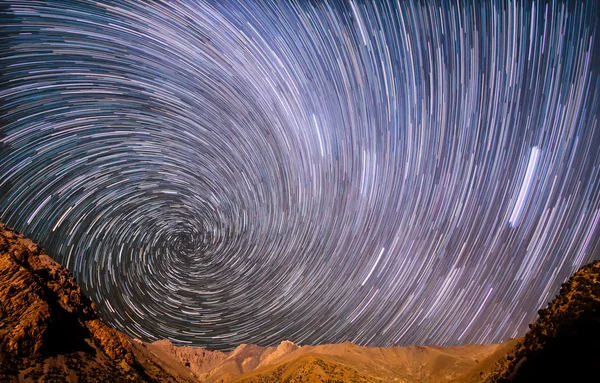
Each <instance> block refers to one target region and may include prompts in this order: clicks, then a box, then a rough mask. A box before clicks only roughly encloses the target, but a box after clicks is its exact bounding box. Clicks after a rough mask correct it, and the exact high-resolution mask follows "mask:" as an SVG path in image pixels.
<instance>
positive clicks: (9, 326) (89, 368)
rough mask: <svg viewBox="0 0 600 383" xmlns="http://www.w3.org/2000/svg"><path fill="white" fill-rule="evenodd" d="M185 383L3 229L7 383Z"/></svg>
mask: <svg viewBox="0 0 600 383" xmlns="http://www.w3.org/2000/svg"><path fill="white" fill-rule="evenodd" d="M39 379H43V380H44V381H57V382H66V381H72V382H74V381H79V382H94V381H97V382H105V381H111V382H121V381H139V382H145V381H149V382H150V381H173V382H174V381H178V380H179V381H185V379H184V378H180V377H178V378H175V377H173V376H171V375H169V374H167V373H165V372H164V370H163V369H162V368H161V367H160V366H159V365H158V364H157V363H155V362H154V361H151V360H149V359H148V358H145V357H144V353H143V351H140V350H136V349H135V347H134V345H133V344H132V342H131V341H130V340H129V338H128V337H127V336H125V335H124V334H122V333H120V332H119V331H117V330H114V329H112V328H110V327H108V326H107V325H106V324H105V323H104V322H102V320H101V319H100V317H99V316H98V313H97V311H96V308H95V305H94V303H92V302H91V301H90V300H89V299H88V298H87V297H86V296H84V295H83V294H82V293H81V289H80V287H79V286H78V285H77V283H76V282H75V280H74V279H73V276H72V275H71V273H70V272H69V271H68V270H67V269H65V268H63V267H61V266H60V265H59V264H57V263H56V262H54V261H53V260H52V259H51V258H50V257H49V256H48V255H46V254H45V253H44V252H43V250H42V249H41V248H40V247H39V246H38V245H36V244H35V243H33V242H32V241H31V240H29V239H27V238H25V237H24V236H23V235H21V234H19V233H17V232H16V231H14V230H12V229H9V228H8V227H6V226H5V225H4V224H0V381H38V380H39Z"/></svg>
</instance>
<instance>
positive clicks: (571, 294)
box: [489, 261, 600, 382]
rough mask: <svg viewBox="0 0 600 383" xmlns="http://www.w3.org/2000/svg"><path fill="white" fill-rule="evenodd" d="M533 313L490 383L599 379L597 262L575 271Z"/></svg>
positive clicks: (599, 288) (599, 272) (599, 281)
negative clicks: (536, 315) (525, 330)
mask: <svg viewBox="0 0 600 383" xmlns="http://www.w3.org/2000/svg"><path fill="white" fill-rule="evenodd" d="M538 313H539V318H538V320H537V321H536V322H535V323H533V324H532V325H530V326H529V327H530V330H529V332H528V333H527V334H526V335H525V337H524V338H523V340H522V341H521V342H519V344H517V346H516V347H515V349H514V350H513V351H512V352H510V353H509V354H508V355H507V357H506V358H504V359H503V361H502V363H499V364H498V365H497V366H496V371H495V373H494V374H493V375H492V376H491V377H490V379H489V382H538V381H539V382H567V381H570V382H584V381H598V380H600V261H596V262H593V263H591V264H589V265H586V266H583V267H582V268H581V269H579V271H577V273H575V275H573V276H572V277H571V278H570V279H569V280H568V281H567V282H566V283H563V285H562V288H561V290H560V293H559V294H558V295H557V296H556V297H555V298H554V300H553V301H552V302H550V303H549V304H548V307H547V308H545V309H542V310H540V311H539V312H538Z"/></svg>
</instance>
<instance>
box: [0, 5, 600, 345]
mask: <svg viewBox="0 0 600 383" xmlns="http://www.w3.org/2000/svg"><path fill="white" fill-rule="evenodd" d="M0 9H1V18H0V20H1V23H2V26H1V31H0V38H1V40H0V44H1V46H0V47H1V50H0V68H1V72H0V73H1V76H2V77H1V78H2V82H1V88H0V100H1V104H0V118H1V120H0V221H2V222H5V223H6V224H7V225H9V226H12V227H14V228H15V229H17V230H19V231H21V232H23V233H25V234H26V235H28V236H29V237H31V238H33V239H34V240H36V241H38V242H39V243H40V244H42V246H43V247H44V248H45V249H46V251H47V252H48V253H49V254H50V255H52V256H53V257H54V258H55V259H56V260H57V261H58V262H59V263H61V264H62V265H64V266H65V267H68V268H69V269H71V270H72V271H73V273H74V275H75V278H76V279H77V281H78V282H79V283H80V284H81V286H82V288H83V290H84V291H85V293H86V294H88V295H89V296H90V297H91V298H92V299H93V300H94V301H95V302H96V303H97V304H98V308H99V310H100V312H101V315H102V317H103V318H104V319H105V320H106V321H107V322H108V323H109V324H111V325H113V326H115V327H116V328H117V329H119V330H122V331H124V332H126V333H127V334H129V335H131V336H134V337H138V338H141V339H143V340H156V339H163V338H167V339H171V340H173V341H174V342H176V343H179V344H192V345H196V346H203V347H208V348H211V349H221V350H228V349H231V348H233V347H235V346H236V345H238V344H241V343H254V344H260V345H270V344H275V343H277V342H279V341H281V340H284V339H288V340H292V341H294V342H296V343H300V344H322V343H339V342H344V341H351V342H354V343H358V344H362V345H372V346H387V345H410V344H440V345H456V344H464V343H489V342H500V341H503V340H506V339H507V338H509V337H516V336H520V335H522V334H524V333H525V331H526V329H527V324H528V323H531V322H532V321H533V320H535V318H536V316H537V310H538V309H539V308H541V307H542V306H544V305H545V304H546V302H548V301H549V300H550V298H551V297H552V296H553V295H554V294H556V293H557V292H558V289H559V287H560V284H561V283H562V282H564V281H565V280H566V279H567V278H568V277H569V276H570V275H571V274H572V273H573V272H574V271H575V270H576V269H577V268H579V267H580V266H581V265H583V264H585V263H587V262H589V261H591V260H593V259H599V258H600V226H599V221H600V126H599V117H600V65H599V64H600V58H599V57H600V50H599V49H600V45H599V44H598V41H597V39H598V36H599V35H600V34H599V33H598V28H599V26H600V25H599V24H600V10H599V6H598V4H597V3H596V2H595V1H593V0H590V1H569V2H560V1H548V2H544V1H535V2H529V1H516V2H511V1H484V2H479V1H475V2H470V3H468V2H445V1H398V2H383V1H373V2H367V1H339V2H338V1H325V0H323V1H312V2H308V1H289V2H287V1H284V2H270V1H214V2H213V1H200V0H198V1H170V2H159V1H156V2H155V1H147V2H146V1H85V0H81V1H66V0H61V1H18V0H17V1H2V2H0Z"/></svg>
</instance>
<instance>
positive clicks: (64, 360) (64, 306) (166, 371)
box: [0, 224, 600, 383]
mask: <svg viewBox="0 0 600 383" xmlns="http://www.w3.org/2000/svg"><path fill="white" fill-rule="evenodd" d="M599 309H600V262H594V263H592V264H590V265H587V266H584V267H583V268H581V269H580V270H579V271H578V272H577V273H576V274H575V275H574V276H573V277H572V278H571V279H570V280H569V281H568V282H566V283H565V284H563V287H562V289H561V292H560V294H559V295H558V296H557V297H556V298H555V299H554V300H553V301H552V302H551V303H550V304H549V305H548V307H547V308H546V309H543V310H540V311H539V314H540V317H539V319H538V320H537V321H536V322H535V323H534V324H532V325H531V326H530V328H531V329H530V331H529V332H528V333H527V334H526V335H525V337H523V338H521V339H514V340H508V341H507V342H505V343H502V344H496V345H466V346H458V347H437V346H425V347H420V346H410V347H385V348H381V347H362V346H357V345H354V344H352V343H343V344H328V345H320V346H298V345H296V344H294V343H292V342H289V341H283V342H281V343H280V344H279V345H278V346H276V347H262V346H256V345H246V344H243V345H240V346H238V347H237V348H236V349H235V350H233V351H231V352H221V351H210V350H206V349H202V348H194V347H187V346H185V347H179V346H175V345H173V344H171V343H170V342H169V341H166V340H161V341H157V342H154V343H145V342H142V341H140V340H138V339H131V338H129V337H128V336H126V335H125V334H123V333H121V332H119V331H117V330H115V329H113V328H111V327H109V326H108V325H106V324H105V323H104V322H103V321H102V320H101V318H100V317H99V315H98V313H97V311H96V308H95V305H94V303H93V302H91V301H90V300H89V299H88V298H87V297H85V296H84V295H83V294H82V293H81V289H80V287H79V286H78V285H77V283H76V282H75V280H74V279H73V276H72V274H71V273H70V272H69V271H68V270H67V269H65V268H63V267H61V266H60V265H58V264H57V263H56V262H54V261H53V260H52V259H51V258H50V257H49V256H48V255H46V254H45V253H44V251H43V250H42V249H41V248H40V247H39V246H38V245H36V244H35V243H33V242H32V241H31V240H29V239H27V238H25V237H24V236H23V235H21V234H19V233H17V232H15V231H14V230H11V229H9V228H7V227H6V226H5V225H3V224H0V382H207V383H216V382H222V383H225V382H240V383H242V382H244V383H258V382H263V383H267V382H290V383H291V382H330V383H331V382H361V383H362V382H395V383H397V382H409V383H417V382H418V383H429V382H431V383H434V382H435V383H439V382H449V383H450V382H452V383H476V382H481V383H484V382H486V383H488V382H489V383H492V382H538V381H539V382H560V381H590V380H586V379H585V378H584V377H586V376H593V377H594V379H595V380H600V374H598V372H600V371H599V370H600V314H599V312H600V311H599ZM593 374H595V375H593ZM595 380H591V381H595Z"/></svg>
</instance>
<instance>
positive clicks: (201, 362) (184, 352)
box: [148, 340, 227, 376]
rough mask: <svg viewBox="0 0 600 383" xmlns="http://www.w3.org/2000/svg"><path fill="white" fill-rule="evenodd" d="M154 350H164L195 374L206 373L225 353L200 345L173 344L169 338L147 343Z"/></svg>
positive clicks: (220, 361)
mask: <svg viewBox="0 0 600 383" xmlns="http://www.w3.org/2000/svg"><path fill="white" fill-rule="evenodd" d="M148 346H149V347H150V348H151V349H152V350H155V352H159V351H162V352H166V353H168V354H170V355H172V356H173V357H174V358H175V359H177V360H178V361H179V362H180V363H182V364H183V365H185V366H187V367H188V368H189V369H190V371H192V372H193V373H194V374H195V375H196V376H201V375H202V374H206V373H207V372H209V371H210V370H212V369H214V368H215V367H217V366H218V365H219V364H221V363H222V362H223V361H224V360H225V359H226V358H227V353H225V352H221V351H210V350H207V349H204V348H200V347H190V346H175V345H174V344H173V343H171V342H170V341H169V340H159V341H156V342H154V343H151V344H149V345H148Z"/></svg>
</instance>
